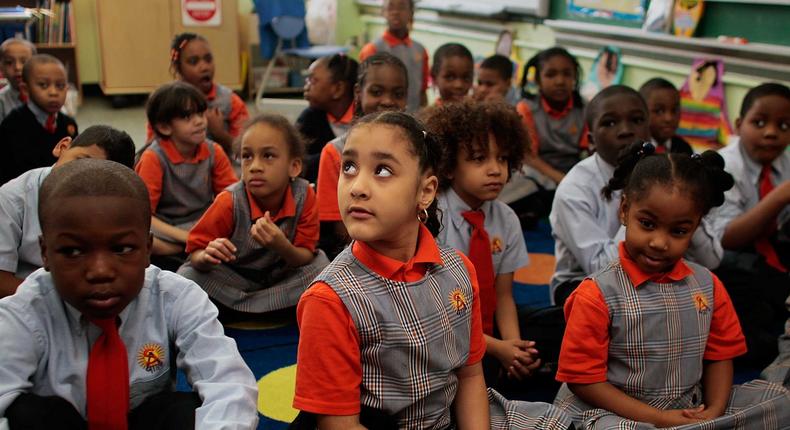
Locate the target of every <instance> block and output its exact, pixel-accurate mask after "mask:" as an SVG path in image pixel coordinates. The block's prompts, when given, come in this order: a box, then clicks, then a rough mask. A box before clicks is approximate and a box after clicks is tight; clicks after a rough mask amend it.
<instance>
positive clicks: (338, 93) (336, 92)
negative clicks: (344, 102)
mask: <svg viewBox="0 0 790 430" xmlns="http://www.w3.org/2000/svg"><path fill="white" fill-rule="evenodd" d="M346 85H348V82H345V81H337V82H335V83H334V85H332V100H340V99H342V98H343V94H345V93H346Z"/></svg>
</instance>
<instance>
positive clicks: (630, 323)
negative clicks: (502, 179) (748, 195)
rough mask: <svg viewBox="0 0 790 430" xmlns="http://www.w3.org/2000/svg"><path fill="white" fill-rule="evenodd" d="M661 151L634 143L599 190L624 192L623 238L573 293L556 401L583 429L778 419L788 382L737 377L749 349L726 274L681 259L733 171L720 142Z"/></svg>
mask: <svg viewBox="0 0 790 430" xmlns="http://www.w3.org/2000/svg"><path fill="white" fill-rule="evenodd" d="M654 152H655V148H654V147H653V146H652V145H651V144H650V143H634V144H632V145H630V146H629V147H628V148H627V149H626V150H625V151H624V152H623V153H622V154H621V156H620V158H619V163H618V165H617V167H616V169H615V171H614V175H613V176H612V178H611V179H610V180H609V183H608V184H607V185H606V186H605V187H604V188H603V190H602V192H603V195H604V197H605V198H607V199H611V198H612V197H613V194H614V192H616V191H620V190H622V198H621V200H620V206H619V218H620V222H621V223H622V224H623V225H624V226H625V241H624V242H621V243H620V245H619V250H618V254H619V258H617V259H616V260H615V261H613V262H611V263H610V264H609V265H608V266H607V267H605V268H604V269H602V270H600V271H599V272H597V273H595V274H593V275H591V276H590V277H588V278H587V279H585V280H584V281H583V282H582V283H581V284H580V285H579V287H578V288H577V289H576V290H575V291H574V292H573V293H572V294H571V295H570V297H568V300H567V302H566V304H565V316H566V319H567V321H568V323H567V328H566V330H565V337H564V339H563V343H562V349H561V352H560V361H559V366H558V370H557V379H558V380H560V381H562V382H564V383H565V384H563V386H562V387H561V388H560V392H559V393H558V394H557V399H556V400H555V404H556V405H559V406H560V407H561V408H562V409H563V410H564V411H565V412H567V413H568V414H569V415H571V417H572V418H573V419H574V423H575V424H576V426H577V428H592V427H593V426H595V425H602V424H603V423H606V424H605V426H606V427H607V428H621V427H631V426H636V427H638V426H639V425H638V424H636V423H634V422H639V423H645V424H651V425H653V426H656V427H671V426H679V425H689V426H687V427H683V428H684V429H686V428H690V429H691V428H711V429H713V428H716V429H718V428H731V426H732V425H733V420H734V419H735V417H734V415H735V414H737V419H738V422H739V423H740V424H739V425H743V426H744V427H745V428H750V427H752V426H754V427H760V428H780V427H781V425H782V424H781V423H785V422H788V420H789V419H790V397H788V394H787V391H786V390H785V389H784V388H783V387H781V386H778V385H773V384H771V383H768V382H766V381H752V382H749V383H747V384H744V385H743V386H741V387H733V385H732V378H733V364H732V360H733V358H735V357H737V356H740V355H742V354H744V353H745V352H746V341H745V339H744V336H743V333H742V331H741V327H740V324H739V322H738V317H737V316H736V313H735V310H734V308H733V306H732V302H731V301H730V298H729V295H728V294H727V291H726V290H725V288H724V286H723V285H722V283H721V281H719V279H718V278H717V277H716V276H715V275H714V274H712V273H711V272H710V271H709V270H708V269H706V268H705V267H703V266H700V265H698V264H695V263H692V262H690V261H686V260H684V259H683V255H684V254H685V253H686V252H687V250H688V249H689V247H690V246H691V242H692V237H693V235H694V232H695V230H696V229H697V227H698V226H699V225H700V223H701V222H702V219H703V217H704V216H705V215H706V214H707V213H708V211H709V210H710V209H711V208H713V207H716V206H720V205H721V204H722V203H723V202H724V192H725V191H727V190H729V189H730V188H732V185H733V178H732V176H730V175H729V174H728V173H726V172H725V171H724V170H723V168H724V161H723V159H722V158H721V156H719V155H718V154H717V153H715V152H713V151H707V152H705V153H703V154H702V155H692V156H689V155H686V154H678V153H673V154H655V153H654ZM768 417H771V419H767V418H768ZM703 423H704V424H703ZM771 423H773V425H771ZM640 428H641V427H640ZM651 428H652V427H651Z"/></svg>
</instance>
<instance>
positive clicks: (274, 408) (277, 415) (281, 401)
mask: <svg viewBox="0 0 790 430" xmlns="http://www.w3.org/2000/svg"><path fill="white" fill-rule="evenodd" d="M295 383H296V365H295V364H294V365H291V366H287V367H281V368H279V369H277V370H274V371H272V372H269V373H267V374H266V375H263V377H262V378H261V379H259V380H258V412H260V413H261V415H263V416H265V417H268V418H271V419H273V420H277V421H282V422H284V423H290V422H291V421H293V420H294V419H295V418H296V415H298V414H299V411H297V410H296V409H294V408H293V407H292V406H291V404H292V403H293V400H294V389H295Z"/></svg>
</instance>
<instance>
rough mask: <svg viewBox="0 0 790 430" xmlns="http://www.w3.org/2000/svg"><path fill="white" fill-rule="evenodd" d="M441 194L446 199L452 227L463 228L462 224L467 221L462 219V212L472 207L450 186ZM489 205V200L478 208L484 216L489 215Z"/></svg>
mask: <svg viewBox="0 0 790 430" xmlns="http://www.w3.org/2000/svg"><path fill="white" fill-rule="evenodd" d="M442 194H443V195H444V196H445V199H446V201H447V211H448V212H450V220H452V223H453V227H455V229H456V230H461V229H462V228H465V227H464V225H465V224H468V223H467V221H466V220H465V219H464V216H463V213H464V212H466V211H471V210H473V209H472V208H471V207H470V206H469V205H468V204H466V202H464V201H463V199H462V198H461V196H459V195H458V193H456V192H455V190H454V189H453V188H452V187H450V188H447V190H445V191H443V192H442ZM491 205H492V203H491V202H490V201H485V202H483V204H482V205H480V207H479V208H478V210H479V211H481V212H483V214H484V215H485V216H486V218H488V217H489V215H491ZM466 228H468V227H466Z"/></svg>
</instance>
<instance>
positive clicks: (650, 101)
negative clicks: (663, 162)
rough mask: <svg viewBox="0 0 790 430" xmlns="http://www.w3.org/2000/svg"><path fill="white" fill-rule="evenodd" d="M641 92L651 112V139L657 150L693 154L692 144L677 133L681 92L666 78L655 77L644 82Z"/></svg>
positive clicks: (659, 151)
mask: <svg viewBox="0 0 790 430" xmlns="http://www.w3.org/2000/svg"><path fill="white" fill-rule="evenodd" d="M639 94H642V97H643V98H644V99H645V103H647V111H648V112H649V113H650V140H651V142H652V143H653V145H655V146H656V152H657V153H659V154H661V153H664V152H679V153H683V154H689V155H691V154H693V153H694V151H693V150H692V149H691V145H689V143H688V142H686V140H685V139H683V138H682V137H680V136H678V135H676V134H675V132H677V130H678V125H680V92H679V91H678V89H677V88H675V86H674V85H673V84H672V82H669V81H668V80H666V79H664V78H653V79H650V80H649V81H647V82H645V83H644V84H642V86H641V87H640V88H639Z"/></svg>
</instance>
